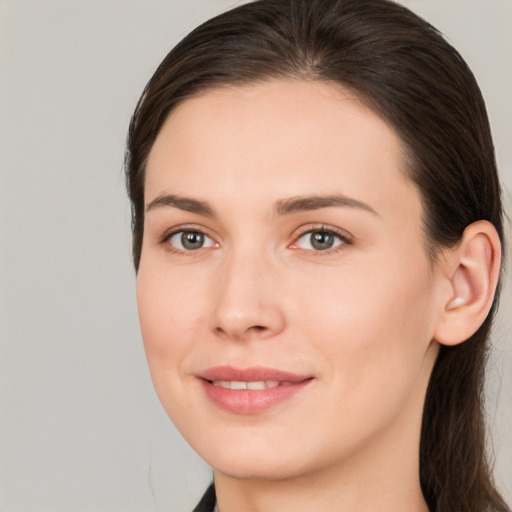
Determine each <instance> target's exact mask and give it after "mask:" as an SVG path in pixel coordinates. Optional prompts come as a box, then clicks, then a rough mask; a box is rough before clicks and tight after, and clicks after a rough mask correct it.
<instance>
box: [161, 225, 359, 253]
mask: <svg viewBox="0 0 512 512" xmlns="http://www.w3.org/2000/svg"><path fill="white" fill-rule="evenodd" d="M180 233H196V234H199V235H202V236H204V237H206V238H208V239H209V240H211V242H212V244H213V245H212V246H210V247H199V248H198V249H195V250H194V249H190V250H185V249H179V248H177V247H175V246H174V245H172V244H171V243H170V240H171V239H172V237H174V236H176V235H179V234H180ZM313 233H325V234H327V235H332V236H334V237H335V238H337V239H338V240H339V243H338V244H337V245H335V246H334V247H332V248H329V249H322V250H314V249H303V248H300V247H294V245H296V244H297V242H298V241H299V240H300V239H301V238H303V237H304V236H306V235H311V234H313ZM352 243H353V241H352V239H351V238H350V237H349V236H348V235H347V234H346V233H344V232H342V231H340V230H337V229H335V228H333V227H332V226H326V225H323V224H322V225H318V226H308V227H307V228H304V230H303V231H301V232H300V233H299V234H298V235H297V236H296V237H295V238H294V241H293V242H292V243H291V244H290V245H288V247H289V248H291V249H293V250H296V251H303V252H307V253H309V254H313V255H323V254H324V255H325V254H334V253H337V252H339V251H342V250H344V249H345V248H346V247H347V246H348V245H352ZM159 244H160V245H165V246H166V248H167V250H169V251H170V252H172V253H175V254H179V255H185V256H195V255H197V253H198V252H199V251H200V249H210V248H216V247H219V244H218V242H215V240H214V239H213V238H212V237H211V236H209V235H208V234H206V233H205V232H204V230H203V229H201V228H199V227H196V226H180V227H178V228H172V229H171V230H168V231H166V232H165V233H164V234H163V235H162V237H161V238H160V240H159Z"/></svg>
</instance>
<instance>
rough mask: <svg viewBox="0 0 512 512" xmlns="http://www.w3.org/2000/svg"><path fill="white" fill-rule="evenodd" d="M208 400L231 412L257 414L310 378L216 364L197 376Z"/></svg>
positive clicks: (307, 383) (297, 389)
mask: <svg viewBox="0 0 512 512" xmlns="http://www.w3.org/2000/svg"><path fill="white" fill-rule="evenodd" d="M198 378H199V379H200V381H201V385H202V387H203V389H204V391H205V393H206V396H207V397H208V399H209V400H210V401H211V402H212V403H213V404H214V405H216V406H218V407H220V408H221V409H224V410H226V411H229V412H232V413H235V414H258V413H262V412H264V411H266V410H267V409H269V408H270V407H272V406H274V405H276V404H278V403H280V402H283V401H285V400H288V399H291V398H292V397H293V396H294V395H296V394H297V393H298V392H299V391H301V390H303V389H304V388H305V387H307V386H308V385H309V384H310V383H311V381H312V380H313V378H312V377H311V376H309V375H298V374H293V373H289V372H284V371H281V370H275V369H271V368H260V367H256V368H246V369H240V368H234V367H231V366H217V367H214V368H209V369H207V370H205V371H204V372H202V373H201V374H200V375H198Z"/></svg>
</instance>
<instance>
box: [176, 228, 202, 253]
mask: <svg viewBox="0 0 512 512" xmlns="http://www.w3.org/2000/svg"><path fill="white" fill-rule="evenodd" d="M181 243H182V245H183V247H184V248H185V249H190V250H194V249H200V248H201V247H202V246H203V243H204V235H203V234H202V233H195V232H194V231H185V232H184V233H183V234H182V235H181Z"/></svg>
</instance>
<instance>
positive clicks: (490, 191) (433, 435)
mask: <svg viewBox="0 0 512 512" xmlns="http://www.w3.org/2000/svg"><path fill="white" fill-rule="evenodd" d="M274 78H292V79H293V78H296V79H300V80H314V81H325V82H329V83H332V84H339V85H340V86H341V87H343V88H345V89H348V90H350V91H352V92H353V93H354V94H355V95H356V96H357V97H358V98H359V99H360V100H361V101H363V102H364V103H365V104H366V105H367V106H368V107H369V108H371V109H372V110H373V111H374V112H376V113H377V114H378V115H379V116H380V117H381V118H382V119H384V120H385V121H386V122H387V123H389V125H390V126H391V127H393V129H394V130H395V132H396V133H397V134H398V136H399V137H400V139H401V140H402V142H403V144H404V147H405V153H406V160H407V171H406V172H407V174H408V177H409V178H410V179H411V180H412V181H413V182H414V183H415V184H416V185H417V187H418V189H419V191H420V193H421V198H422V203H423V224H424V232H425V246H426V250H427V251H428V252H429V255H430V257H431V259H432V261H433V263H434V264H435V261H436V258H437V256H438V255H439V252H440V249H442V248H446V247H452V246H455V245H456V244H457V243H458V242H459V240H460V239H461V237H462V234H463V232H464V229H465V228H466V227H467V226H468V225H469V224H471V223H473V222H475V221H478V220H487V221H489V222H491V223H492V224H493V225H494V226H495V228H496V230H497V232H498V234H499V236H500V238H501V239H502V241H503V212H502V204H501V191H500V183H499V178H498V174H497V168H496V160H495V155H494V148H493V142H492V138H491V131H490V127H489V121H488V118H487V113H486V108H485V104H484V101H483V98H482V95H481V92H480V89H479V87H478V85H477V83H476V80H475V78H474V76H473V74H472V72H471V70H470V69H469V68H468V66H467V64H466V63H465V62H464V60H463V58H462V57H461V56H460V54H459V53H458V52H457V51H456V50H455V49H454V48H453V47H452V46H451V45H450V44H449V43H448V42H447V41H446V40H445V38H444V37H443V36H442V35H441V34H440V33H439V31H437V30H436V29H435V28H434V27H433V26H432V25H430V24H429V23H427V22H426V21H425V20H423V19H421V18H420V17H418V16H417V15H415V14H414V13H412V12H411V11H409V10H408V9H406V8H405V7H403V6H401V5H399V4H396V3H394V2H392V1H390V0H258V1H255V2H251V3H247V4H243V5H240V6H238V7H236V8H234V9H232V10H230V11H227V12H225V13H223V14H221V15H219V16H217V17H215V18H212V19H211V20H209V21H207V22H205V23H204V24H202V25H201V26H199V27H198V28H196V29H195V30H194V31H192V32H191V33H190V34H189V35H187V36H186V37H185V38H184V39H183V40H182V41H181V42H180V43H179V44H178V45H177V46H176V47H175V48H174V49H173V50H171V52H170V53H169V54H168V55H167V56H166V57H165V59H164V60H163V62H162V63H161V64H160V66H159V67H158V69H157V70H156V72H155V74H154V75H153V77H152V78H151V79H150V81H149V83H148V84H147V86H146V88H145V89H144V92H143V94H142V96H141V98H140V100H139V102H138V104H137V106H136V109H135V113H134V115H133V117H132V120H131V123H130V127H129V133H128V141H127V150H126V180H127V188H128V193H129V197H130V200H131V205H132V228H133V259H134V264H135V268H136V269H138V265H139V261H140V255H141V249H142V240H143V229H144V175H145V167H146V161H147V159H148V155H149V152H150V150H151V148H152V146H153V144H154V142H155V139H156V137H157V135H158V133H159V131H160V129H161V127H162V125H163V123H164V121H165V119H166V118H167V116H168V115H169V113H170V112H171V111H172V110H173V109H174V108H175V107H176V106H177V105H179V104H180V103H182V102H183V101H185V100H187V99H188V98H191V97H193V96H196V95H198V94H200V93H202V92H204V91H206V90H209V89H213V88H217V87H223V86H233V85H244V84H251V83H257V82H262V81H265V80H269V79H274ZM404 278H405V277H404ZM498 296H499V293H497V294H496V297H495V300H494V303H493V307H492V309H491V312H490V313H489V315H488V317H487V318H486V320H485V321H484V323H483V324H482V325H481V327H480V328H479V329H478V331H477V332H476V333H475V334H474V335H473V336H471V337H470V338H469V339H468V340H466V341H465V342H464V343H461V344H459V345H457V346H453V347H447V346H441V348H440V352H439V355H438V358H437V360H436V363H435V366H434V369H433V372H432V376H431V379H430V383H429V387H428V390H427V395H426V400H425V407H424V413H423V422H422V432H421V443H420V482H421V486H422V490H423V494H424V496H425V499H426V501H427V504H428V506H429V508H430V510H431V512H491V511H492V512H510V509H509V508H508V506H507V505H506V504H505V502H504V501H503V499H502V498H501V496H500V494H499V493H498V491H497V490H496V487H495V486H494V484H493V480H492V472H491V468H490V464H489V460H488V459H489V457H488V454H487V452H486V438H485V425H484V414H483V384H484V373H485V362H486V356H487V352H488V343H489V333H490V328H491V324H492V320H493V317H494V314H495V310H496V307H497V300H498Z"/></svg>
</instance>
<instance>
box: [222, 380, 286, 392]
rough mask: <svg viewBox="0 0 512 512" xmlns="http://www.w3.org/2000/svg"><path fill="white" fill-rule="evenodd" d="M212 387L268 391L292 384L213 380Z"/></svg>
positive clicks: (275, 381) (264, 381) (272, 381)
mask: <svg viewBox="0 0 512 512" xmlns="http://www.w3.org/2000/svg"><path fill="white" fill-rule="evenodd" d="M212 384H213V385H214V386H220V387H221V388H226V389H252V390H257V389H270V388H277V387H278V386H291V385H292V384H293V382H290V381H283V382H279V381H278V380H257V381H250V382H245V381H239V380H232V381H229V380H214V381H212Z"/></svg>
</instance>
